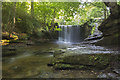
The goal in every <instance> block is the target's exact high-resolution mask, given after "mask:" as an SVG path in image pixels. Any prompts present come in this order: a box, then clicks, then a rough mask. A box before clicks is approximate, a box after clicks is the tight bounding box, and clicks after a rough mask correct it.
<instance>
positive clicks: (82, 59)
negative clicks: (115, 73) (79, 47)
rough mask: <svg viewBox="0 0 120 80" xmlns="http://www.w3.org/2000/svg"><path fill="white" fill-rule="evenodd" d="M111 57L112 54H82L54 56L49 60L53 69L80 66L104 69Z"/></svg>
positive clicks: (112, 56) (76, 67)
mask: <svg viewBox="0 0 120 80" xmlns="http://www.w3.org/2000/svg"><path fill="white" fill-rule="evenodd" d="M113 58H114V55H112V54H82V55H74V56H65V57H56V58H54V59H53V60H52V61H51V64H52V65H53V66H54V68H55V69H57V68H58V69H72V68H73V69H80V68H79V67H80V66H86V67H87V69H94V68H96V69H105V68H106V67H108V66H109V64H110V63H111V61H112V60H113ZM53 63H54V64H53Z"/></svg>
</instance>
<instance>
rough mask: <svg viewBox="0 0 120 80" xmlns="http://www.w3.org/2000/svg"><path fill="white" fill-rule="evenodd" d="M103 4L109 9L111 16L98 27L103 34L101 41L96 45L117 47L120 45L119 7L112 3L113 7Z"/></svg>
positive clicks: (109, 4)
mask: <svg viewBox="0 0 120 80" xmlns="http://www.w3.org/2000/svg"><path fill="white" fill-rule="evenodd" d="M105 4H106V6H107V7H110V12H111V14H110V16H109V17H108V18H107V19H106V20H104V21H103V22H102V24H101V25H100V26H99V30H100V31H102V32H103V40H101V41H99V42H97V43H96V45H101V46H116V47H118V46H119V44H120V42H119V37H120V31H119V30H120V9H119V8H120V6H119V5H117V3H114V6H113V5H111V3H105ZM113 9H114V10H113Z"/></svg>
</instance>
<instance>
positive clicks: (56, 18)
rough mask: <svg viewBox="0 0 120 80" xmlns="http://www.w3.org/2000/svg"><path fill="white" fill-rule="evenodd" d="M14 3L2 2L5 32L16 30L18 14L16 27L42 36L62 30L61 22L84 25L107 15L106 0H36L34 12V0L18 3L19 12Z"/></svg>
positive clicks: (17, 29) (22, 31) (20, 30)
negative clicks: (45, 33)
mask: <svg viewBox="0 0 120 80" xmlns="http://www.w3.org/2000/svg"><path fill="white" fill-rule="evenodd" d="M14 6H15V5H14V3H13V2H4V3H3V4H2V7H3V8H2V14H3V16H2V21H3V22H2V24H3V25H2V29H3V31H7V32H9V31H10V30H12V26H13V20H14V19H13V17H14V15H13V13H15V14H16V15H15V20H16V22H15V27H14V29H13V30H14V31H15V32H19V33H27V34H37V35H42V31H47V32H49V31H61V29H60V28H57V27H56V26H55V23H56V22H57V23H58V24H59V25H63V24H64V25H82V24H84V23H86V22H88V21H90V20H91V19H95V18H103V16H104V9H105V5H104V3H102V2H94V3H88V2H84V3H81V2H34V11H33V13H34V15H32V14H31V2H17V3H16V11H14ZM90 24H92V22H91V23H90ZM91 33H93V31H92V32H91Z"/></svg>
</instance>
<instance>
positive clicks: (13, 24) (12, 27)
mask: <svg viewBox="0 0 120 80" xmlns="http://www.w3.org/2000/svg"><path fill="white" fill-rule="evenodd" d="M13 13H14V14H13V23H12V26H11V29H10V31H9V38H10V34H11V33H12V32H13V31H14V29H15V22H16V19H15V17H16V2H14V11H13Z"/></svg>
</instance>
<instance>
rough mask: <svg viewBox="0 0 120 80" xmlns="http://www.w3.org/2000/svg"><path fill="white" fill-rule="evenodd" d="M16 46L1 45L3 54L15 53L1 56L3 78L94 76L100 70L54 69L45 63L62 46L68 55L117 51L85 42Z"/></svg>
mask: <svg viewBox="0 0 120 80" xmlns="http://www.w3.org/2000/svg"><path fill="white" fill-rule="evenodd" d="M18 45H19V44H17V46H18ZM17 46H16V47H15V46H14V45H13V44H10V45H8V46H4V47H3V54H6V53H10V52H14V51H15V54H16V55H11V56H4V57H3V66H2V67H3V69H2V70H3V78H96V77H97V76H98V74H100V73H101V71H97V70H54V68H53V67H48V66H47V64H48V63H49V62H50V60H51V59H52V58H53V52H54V51H55V50H57V49H63V48H64V49H65V50H66V51H68V52H69V54H68V55H70V54H73V53H74V54H91V53H95V54H96V53H117V52H114V51H112V50H110V49H106V48H104V47H101V46H94V45H86V44H81V45H80V44H79V45H72V44H68V45H67V44H61V43H44V44H37V45H32V46H21V47H20V46H19V47H17ZM14 48H15V50H14ZM4 50H8V51H4ZM76 73H77V74H76Z"/></svg>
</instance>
